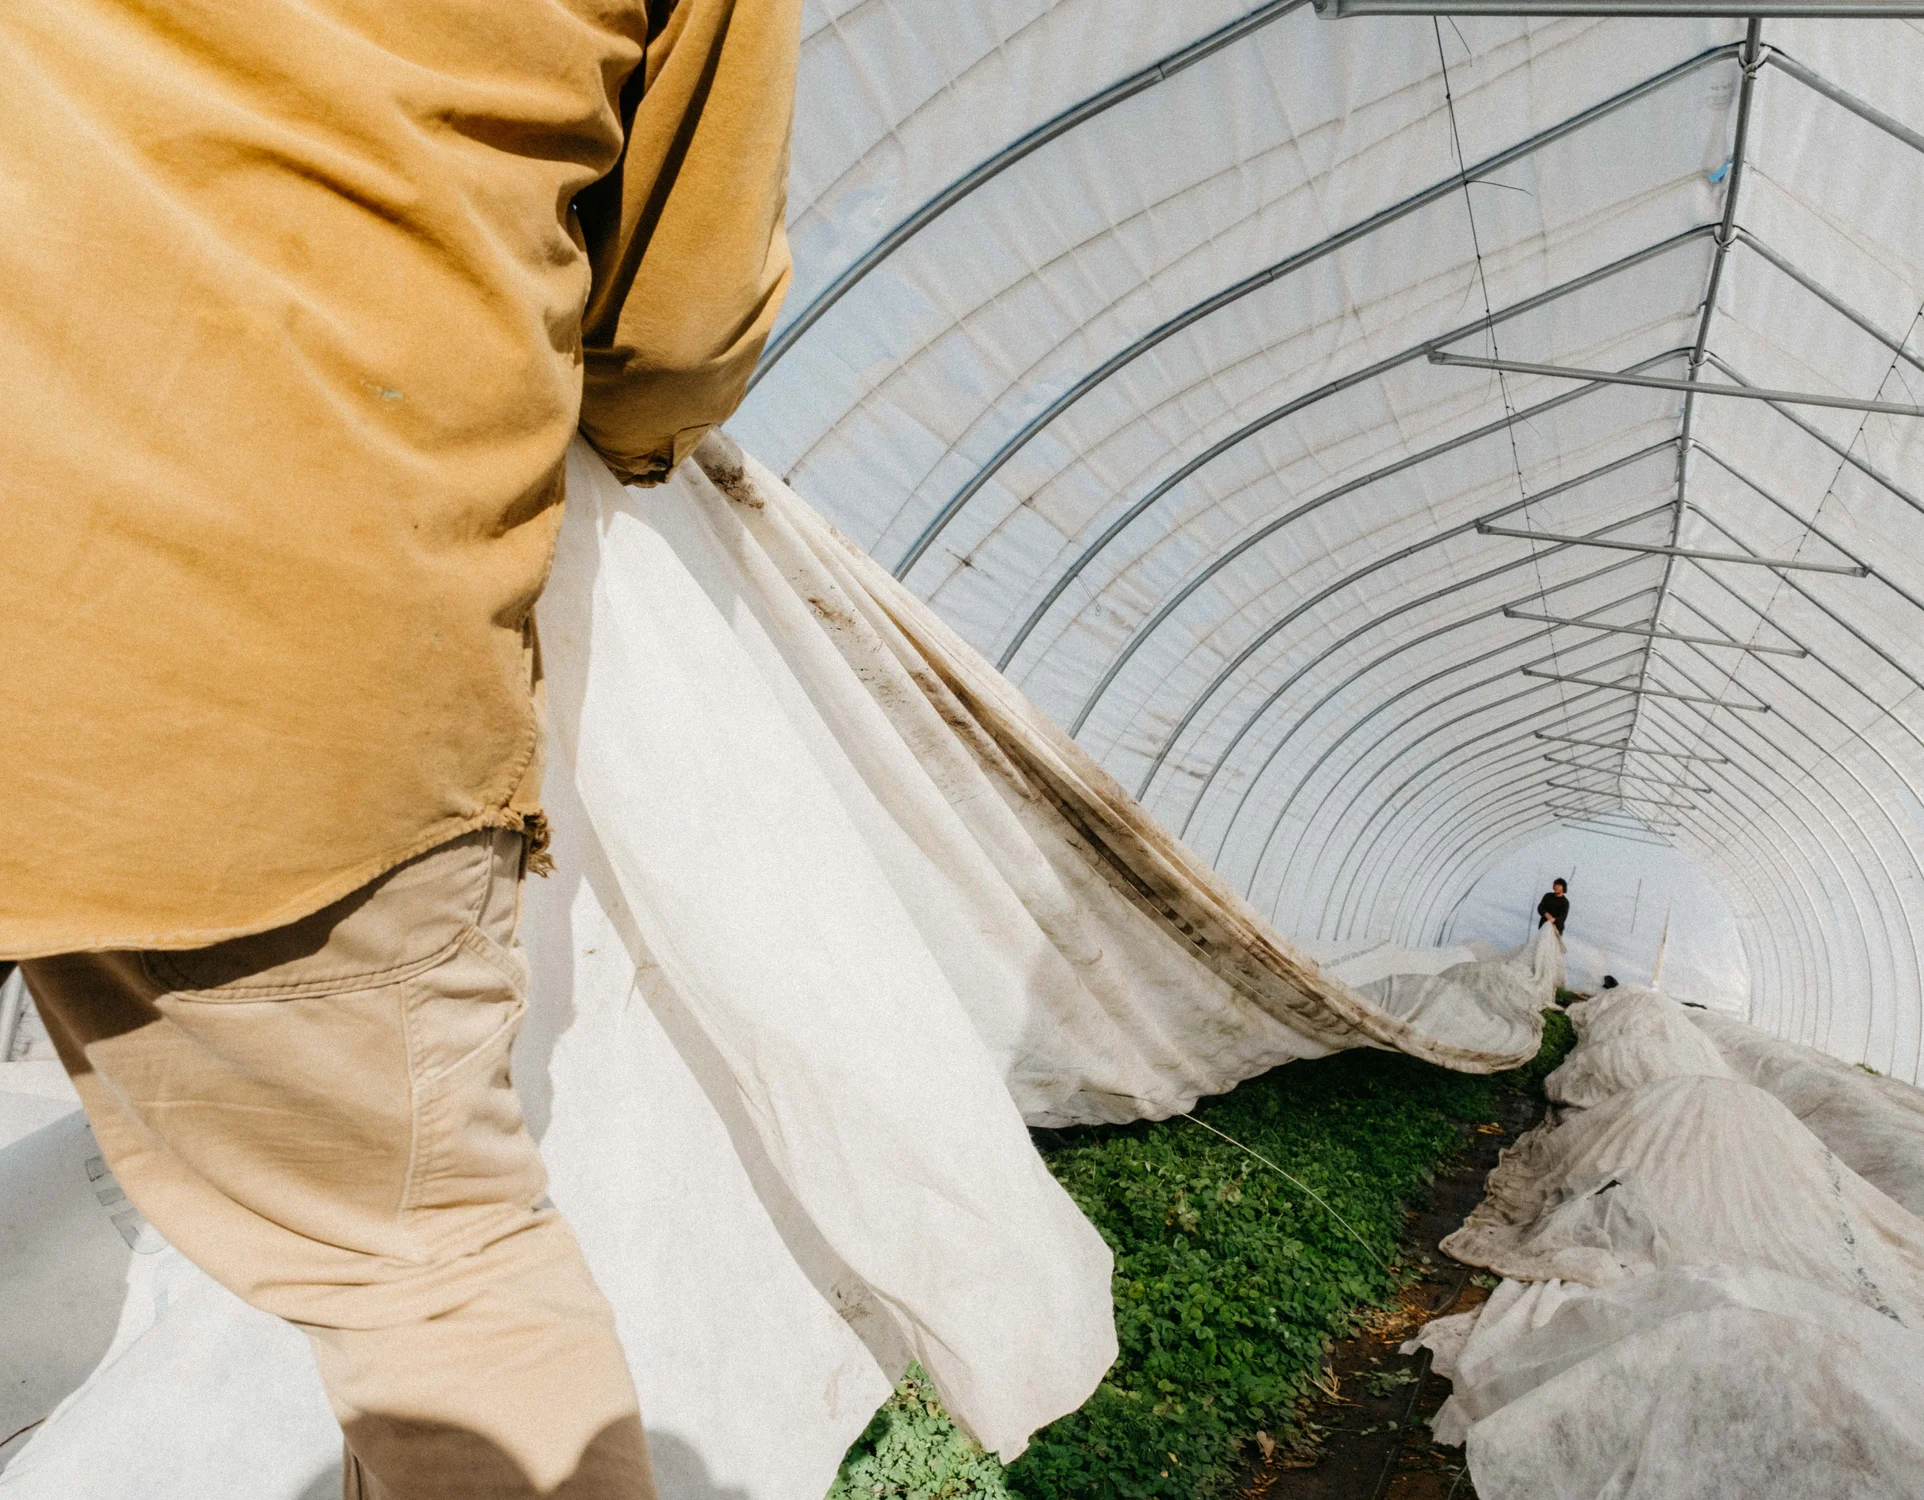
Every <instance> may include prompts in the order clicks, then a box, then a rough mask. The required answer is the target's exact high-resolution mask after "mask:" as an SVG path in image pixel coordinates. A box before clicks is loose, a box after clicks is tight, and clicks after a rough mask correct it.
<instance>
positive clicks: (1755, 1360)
mask: <svg viewBox="0 0 1924 1500" xmlns="http://www.w3.org/2000/svg"><path fill="white" fill-rule="evenodd" d="M1571 1018H1572V1020H1573V1021H1574V1022H1575V1023H1576V1026H1577V1030H1578V1036H1579V1041H1578V1044H1577V1046H1576V1047H1575V1049H1573V1051H1572V1052H1571V1055H1570V1057H1569V1058H1568V1059H1567V1060H1566V1062H1565V1063H1564V1064H1563V1066H1562V1067H1560V1068H1559V1069H1558V1070H1557V1071H1556V1072H1555V1073H1553V1074H1551V1075H1550V1077H1549V1079H1548V1080H1546V1089H1547V1091H1548V1092H1549V1093H1550V1095H1551V1097H1552V1098H1553V1099H1561V1100H1563V1101H1565V1107H1564V1109H1563V1111H1562V1113H1561V1117H1560V1119H1558V1120H1555V1121H1552V1122H1549V1123H1546V1124H1545V1125H1543V1126H1541V1127H1539V1129H1537V1130H1536V1131H1534V1132H1532V1133H1531V1134H1530V1135H1529V1136H1527V1137H1525V1138H1524V1140H1523V1141H1522V1142H1520V1143H1519V1144H1518V1146H1517V1147H1516V1148H1515V1149H1514V1150H1512V1151H1510V1152H1506V1153H1505V1155H1504V1157H1503V1159H1502V1161H1501V1162H1500V1163H1499V1165H1498V1167H1497V1169H1496V1170H1495V1171H1494V1172H1493V1173H1492V1174H1491V1176H1490V1181H1489V1196H1488V1197H1487V1198H1486V1200H1485V1202H1484V1203H1483V1204H1482V1205H1481V1206H1480V1207H1479V1208H1478V1209H1477V1210H1476V1211H1475V1212H1474V1213H1473V1214H1472V1215H1471V1216H1470V1219H1469V1220H1468V1221H1467V1222H1466V1224H1465V1225H1464V1227H1463V1228H1462V1229H1461V1230H1459V1231H1458V1232H1457V1233H1456V1234H1454V1235H1452V1236H1450V1237H1449V1238H1448V1239H1447V1240H1445V1242H1444V1248H1445V1249H1446V1250H1447V1251H1448V1252H1449V1253H1450V1254H1452V1255H1454V1256H1456V1257H1457V1258H1458V1259H1461V1260H1465V1261H1468V1262H1469V1263H1471V1264H1473V1265H1482V1266H1487V1267H1489V1268H1491V1269H1493V1270H1496V1271H1499V1272H1500V1273H1502V1274H1503V1275H1504V1277H1505V1278H1506V1279H1505V1280H1504V1281H1503V1283H1502V1284H1501V1285H1500V1286H1499V1287H1498V1289H1497V1291H1496V1292H1495V1293H1494V1294H1493V1295H1492V1296H1491V1298H1490V1300H1489V1302H1487V1303H1486V1304H1484V1305H1483V1306H1482V1307H1480V1308H1478V1309H1476V1310H1475V1311H1473V1312H1470V1313H1465V1314H1459V1315H1457V1316H1455V1317H1450V1318H1443V1319H1439V1320H1438V1321H1436V1322H1435V1323H1432V1324H1431V1325H1429V1327H1427V1328H1426V1329H1425V1330H1424V1331H1423V1332H1422V1333H1421V1334H1420V1335H1419V1336H1418V1338H1417V1339H1416V1340H1414V1341H1413V1342H1412V1343H1411V1344H1410V1345H1407V1346H1406V1348H1409V1349H1415V1348H1417V1347H1419V1346H1422V1347H1428V1348H1429V1349H1430V1350H1431V1351H1432V1352H1433V1354H1434V1355H1435V1367H1436V1369H1437V1370H1438V1371H1439V1372H1440V1373H1442V1374H1444V1375H1445V1376H1447V1377H1448V1378H1449V1379H1450V1380H1451V1381H1452V1382H1453V1385H1454V1389H1453V1392H1452V1395H1451V1397H1450V1400H1449V1401H1448V1402H1447V1403H1446V1404H1445V1406H1444V1408H1443V1410H1442V1411H1441V1412H1439V1413H1438V1415H1437V1417H1436V1419H1435V1424H1434V1425H1435V1431H1436V1435H1437V1437H1438V1440H1439V1441H1442V1442H1449V1443H1466V1444H1467V1456H1468V1461H1469V1466H1470V1474H1471V1478H1472V1480H1473V1481H1474V1483H1475V1485H1476V1487H1477V1493H1478V1494H1481V1495H1486V1496H1490V1497H1493V1500H1523V1497H1526V1496H1530V1497H1543V1496H1554V1497H1558V1500H1604V1497H1609V1500H1659V1497H1662V1500H1679V1497H1681V1500H1690V1497H1705V1500H1708V1497H1711V1496H1719V1497H1721V1496H1739V1495H1779V1494H1781V1495H1792V1494H1795V1495H1800V1496H1801V1495H1813V1496H1839V1497H1843V1496H1866V1497H1868V1496H1891V1497H1897V1496H1900V1495H1909V1494H1911V1493H1913V1491H1914V1489H1915V1484H1916V1476H1917V1474H1918V1473H1919V1472H1920V1470H1919V1467H1918V1466H1919V1463H1920V1461H1924V1406H1920V1404H1919V1400H1918V1398H1919V1396H1920V1395H1924V1220H1920V1219H1919V1218H1918V1217H1917V1216H1916V1215H1914V1214H1913V1213H1911V1212H1909V1211H1908V1210H1907V1209H1906V1208H1905V1207H1903V1206H1902V1205H1901V1204H1899V1203H1898V1202H1896V1201H1893V1199H1892V1198H1891V1197H1889V1196H1887V1195H1886V1193H1885V1192H1883V1191H1880V1190H1879V1188H1878V1187H1877V1186H1874V1185H1873V1184H1872V1183H1870V1182H1867V1181H1865V1180H1864V1179H1863V1178H1862V1177H1860V1176H1858V1175H1857V1174H1856V1173H1855V1172H1853V1171H1852V1170H1851V1169H1850V1167H1849V1166H1848V1165H1846V1164H1845V1163H1844V1162H1843V1161H1842V1160H1840V1158H1839V1154H1837V1153H1834V1152H1833V1150H1832V1149H1831V1147H1830V1145H1829V1143H1828V1142H1827V1141H1826V1140H1820V1139H1819V1137H1818V1136H1817V1135H1815V1134H1813V1133H1812V1130H1811V1129H1810V1128H1807V1125H1806V1124H1805V1123H1800V1122H1799V1120H1798V1119H1797V1117H1796V1116H1795V1115H1794V1114H1792V1112H1791V1110H1790V1109H1789V1108H1787V1107H1786V1105H1785V1103H1783V1102H1780V1100H1779V1099H1778V1098H1775V1097H1773V1096H1772V1095H1771V1094H1770V1093H1768V1092H1766V1091H1765V1090H1764V1089H1762V1088H1758V1087H1756V1086H1754V1085H1752V1084H1750V1083H1747V1082H1744V1081H1742V1079H1740V1077H1739V1076H1738V1073H1739V1071H1740V1070H1739V1069H1736V1068H1733V1066H1732V1065H1731V1061H1730V1060H1729V1057H1727V1056H1726V1053H1725V1051H1724V1050H1723V1048H1722V1047H1721V1046H1720V1045H1713V1044H1712V1042H1711V1038H1712V1037H1716V1038H1718V1039H1719V1043H1727V1044H1728V1050H1729V1056H1730V1057H1740V1056H1743V1055H1744V1054H1746V1053H1749V1054H1751V1055H1753V1056H1757V1055H1762V1056H1771V1055H1773V1054H1775V1056H1776V1060H1777V1061H1778V1062H1779V1063H1780V1064H1782V1063H1784V1062H1785V1061H1786V1059H1784V1057H1783V1055H1782V1054H1783V1046H1784V1044H1782V1043H1778V1042H1775V1041H1773V1040H1772V1039H1770V1038H1768V1037H1765V1036H1763V1035H1762V1034H1761V1033H1759V1032H1757V1031H1755V1030H1754V1029H1753V1028H1750V1027H1747V1026H1744V1025H1743V1024H1742V1023H1740V1022H1733V1021H1729V1020H1727V1019H1725V1018H1720V1017H1714V1016H1710V1015H1708V1013H1704V1012H1690V1013H1686V1012H1685V1011H1684V1010H1683V1009H1682V1007H1679V1006H1678V1005H1676V1004H1675V1003H1674V1002H1672V1001H1670V1000H1668V999H1667V998H1665V997H1664V996H1662V995H1660V994H1658V993H1656V992H1654V991H1649V990H1641V989H1625V990H1621V991H1613V992H1610V993H1609V994H1607V995H1604V996H1602V997H1599V998H1598V999H1595V1000H1592V1001H1589V1002H1586V1003H1583V1004H1579V1005H1576V1006H1573V1007H1572V1008H1571ZM1693 1022H1695V1023H1696V1024H1695V1025H1693V1024H1692V1023H1693ZM1700 1028H1701V1029H1700ZM1759 1043H1761V1044H1762V1045H1761V1047H1759V1046H1758V1045H1757V1044H1759ZM1790 1061H1793V1062H1795V1063H1796V1065H1797V1066H1799V1067H1804V1068H1811V1067H1813V1064H1811V1063H1809V1062H1808V1061H1806V1060H1797V1059H1793V1060H1790ZM1833 1070H1835V1071H1836V1072H1837V1073H1839V1074H1843V1073H1845V1071H1846V1070H1842V1069H1841V1065H1838V1064H1836V1063H1835V1062H1834V1061H1829V1060H1827V1062H1826V1065H1825V1067H1824V1068H1823V1069H1822V1070H1821V1071H1823V1072H1824V1073H1826V1074H1827V1075H1828V1074H1830V1073H1832V1072H1833ZM1776 1071H1777V1073H1778V1074H1779V1075H1780V1076H1792V1077H1794V1076H1795V1070H1794V1069H1793V1068H1785V1067H1781V1066H1780V1067H1779V1069H1777V1070H1776ZM1857 1077H1859V1078H1862V1079H1863V1080H1864V1082H1865V1083H1866V1084H1874V1083H1876V1082H1877V1080H1874V1079H1871V1078H1869V1077H1868V1075H1864V1074H1861V1073H1860V1074H1858V1075H1857ZM1850 1082H1851V1080H1850V1078H1849V1077H1848V1076H1841V1077H1839V1078H1838V1084H1837V1086H1835V1087H1832V1088H1830V1089H1828V1090H1826V1091H1825V1094H1826V1098H1827V1099H1835V1098H1836V1097H1838V1096H1840V1095H1841V1094H1843V1093H1844V1092H1845V1087H1844V1086H1847V1085H1849V1083H1850ZM1892 1087H1894V1088H1897V1089H1908V1086H1906V1085H1894V1086H1892ZM1803 1092H1804V1094H1805V1095H1806V1096H1807V1097H1809V1098H1810V1099H1812V1100H1813V1101H1816V1096H1817V1093H1818V1089H1817V1087H1816V1086H1815V1085H1814V1084H1812V1083H1810V1082H1809V1081H1804V1083H1803ZM1872 1092H1873V1093H1876V1092H1877V1091H1875V1090H1873V1091H1872ZM1908 1093H1909V1094H1910V1095H1911V1096H1913V1097H1912V1099H1910V1100H1907V1101H1906V1103H1917V1104H1924V1097H1920V1096H1918V1091H1916V1090H1914V1089H1908ZM1879 1097H1880V1099H1881V1095H1879ZM1891 1107H1892V1108H1893V1109H1896V1110H1898V1112H1899V1113H1906V1112H1907V1111H1906V1110H1905V1109H1904V1107H1903V1106H1902V1105H1899V1104H1895V1103H1893V1104H1892V1105H1891ZM1864 1118H1865V1115H1864V1113H1863V1112H1861V1111H1860V1112H1858V1113H1853V1112H1851V1111H1849V1110H1841V1111H1840V1110H1832V1111H1828V1112H1827V1111H1826V1110H1824V1109H1823V1108H1822V1107H1821V1101H1818V1102H1813V1104H1812V1108H1811V1110H1810V1113H1809V1115H1808V1116H1807V1120H1808V1121H1809V1122H1811V1123H1819V1124H1830V1123H1832V1122H1834V1121H1840V1120H1841V1121H1842V1122H1843V1124H1844V1127H1845V1138H1847V1139H1850V1140H1852V1141H1854V1142H1858V1143H1861V1142H1862V1141H1863V1140H1865V1139H1866V1138H1867V1137H1869V1138H1874V1136H1872V1133H1871V1132H1867V1131H1866V1130H1865V1127H1864V1124H1863V1120H1864ZM1879 1159H1880V1160H1882V1159H1883V1157H1882V1156H1880V1157H1879Z"/></svg>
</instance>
